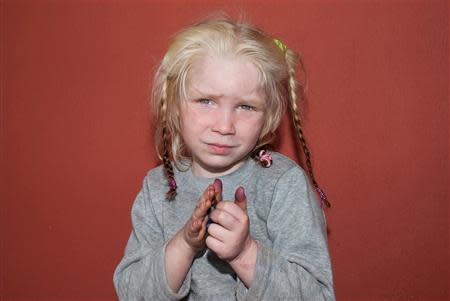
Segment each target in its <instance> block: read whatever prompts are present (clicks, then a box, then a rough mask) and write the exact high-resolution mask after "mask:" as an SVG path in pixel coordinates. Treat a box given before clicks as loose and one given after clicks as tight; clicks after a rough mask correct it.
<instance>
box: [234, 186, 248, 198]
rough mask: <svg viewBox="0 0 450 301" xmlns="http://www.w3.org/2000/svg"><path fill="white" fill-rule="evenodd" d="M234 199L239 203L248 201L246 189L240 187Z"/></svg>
mask: <svg viewBox="0 0 450 301" xmlns="http://www.w3.org/2000/svg"><path fill="white" fill-rule="evenodd" d="M234 199H235V200H236V201H238V202H243V201H245V199H246V196H245V191H244V187H242V186H240V187H239V188H238V189H236V192H235V193H234Z"/></svg>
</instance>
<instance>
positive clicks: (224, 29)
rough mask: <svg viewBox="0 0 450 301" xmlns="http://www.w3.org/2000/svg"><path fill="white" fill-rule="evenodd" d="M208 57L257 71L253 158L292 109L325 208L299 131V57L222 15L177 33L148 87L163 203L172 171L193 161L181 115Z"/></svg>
mask: <svg viewBox="0 0 450 301" xmlns="http://www.w3.org/2000/svg"><path fill="white" fill-rule="evenodd" d="M280 49H281V51H280ZM208 55H210V56H213V57H220V56H223V55H235V56H236V57H242V58H244V59H246V60H248V61H249V62H251V63H253V64H254V65H255V67H256V68H257V69H258V70H259V72H260V75H261V87H262V89H263V91H264V94H265V96H266V98H265V99H266V108H265V121H264V125H263V127H262V130H261V135H260V137H259V140H258V144H257V145H256V146H255V149H254V153H258V152H261V150H263V148H264V147H265V146H267V145H268V144H270V143H271V142H272V140H273V139H274V137H275V136H276V130H277V128H278V126H279V124H280V121H281V119H282V116H283V115H284V112H285V108H287V107H289V108H290V112H291V115H292V120H293V125H294V127H295V131H296V133H297V135H298V137H299V140H300V143H301V145H302V148H303V152H304V153H305V158H306V165H307V172H308V175H309V177H310V179H311V181H312V184H313V185H314V187H315V189H316V190H317V191H318V192H319V194H320V199H321V203H322V204H325V205H327V206H329V202H328V201H327V200H326V196H325V194H324V193H323V192H322V191H321V190H320V188H319V186H318V184H317V181H316V180H315V178H314V174H313V170H312V166H311V154H310V151H309V149H308V147H307V144H306V141H305V138H304V134H303V131H302V128H301V122H300V117H299V116H300V115H299V108H298V105H297V101H298V98H300V99H301V98H302V97H303V87H298V84H297V82H296V80H295V78H296V73H295V68H296V66H297V64H298V62H299V60H298V56H297V54H296V53H295V52H294V51H292V50H290V49H288V48H287V47H286V46H285V45H284V44H283V43H282V42H281V41H279V40H276V39H273V38H272V37H270V36H269V35H267V34H266V33H264V32H263V31H261V30H259V29H258V28H256V27H254V26H252V25H250V24H248V23H245V22H241V21H234V20H231V19H230V18H228V17H226V16H222V17H217V18H212V19H206V20H204V21H201V22H199V23H195V24H193V25H191V26H188V27H186V28H185V29H184V30H182V31H181V32H179V33H178V34H176V35H175V36H174V37H173V38H172V40H171V42H170V44H169V48H168V50H167V52H166V54H165V55H164V58H163V60H162V61H161V63H160V65H159V67H158V70H157V72H156V73H155V78H154V83H153V87H152V94H153V95H152V104H153V112H154V113H155V126H156V133H155V144H156V149H157V152H158V156H159V158H160V159H161V160H162V162H163V167H164V173H165V177H166V178H167V182H168V188H169V190H168V192H167V194H166V198H167V199H168V200H172V199H173V198H174V197H175V195H176V191H177V185H176V181H175V173H174V167H175V168H177V169H180V167H181V165H184V164H185V163H186V164H189V161H190V160H191V159H192V157H191V154H190V153H189V150H187V149H186V147H185V145H184V142H183V138H182V137H181V124H180V118H179V117H180V113H181V112H180V110H181V104H182V103H183V101H185V100H186V95H187V94H186V93H187V87H188V85H189V82H188V80H189V75H190V72H191V70H192V69H193V68H194V66H195V64H196V63H197V62H198V61H199V60H201V59H202V58H204V57H205V56H208ZM300 64H301V61H300ZM300 66H301V65H300ZM299 88H300V91H299V92H300V93H299V94H298V93H297V92H298V91H297V90H298V89H299ZM297 95H299V96H297Z"/></svg>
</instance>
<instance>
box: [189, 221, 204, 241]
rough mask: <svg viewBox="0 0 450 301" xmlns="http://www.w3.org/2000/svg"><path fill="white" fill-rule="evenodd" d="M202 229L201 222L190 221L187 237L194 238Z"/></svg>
mask: <svg viewBox="0 0 450 301" xmlns="http://www.w3.org/2000/svg"><path fill="white" fill-rule="evenodd" d="M201 229H202V221H201V220H198V219H197V220H191V224H190V227H189V236H191V237H195V236H197V235H198V233H199V232H200V230H201Z"/></svg>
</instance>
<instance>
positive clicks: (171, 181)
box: [160, 80, 177, 201]
mask: <svg viewBox="0 0 450 301" xmlns="http://www.w3.org/2000/svg"><path fill="white" fill-rule="evenodd" d="M161 95H162V101H161V111H160V116H161V124H162V133H161V134H162V140H163V143H162V145H163V149H162V161H163V166H164V173H165V176H166V178H167V182H168V185H169V191H168V192H167V193H166V199H167V200H169V201H171V200H173V199H174V197H175V195H176V193H177V183H176V181H175V174H174V171H173V166H172V162H171V161H170V153H169V148H170V144H171V143H170V136H171V135H170V133H169V131H168V128H167V121H166V114H167V80H166V81H164V84H163V85H162V91H161Z"/></svg>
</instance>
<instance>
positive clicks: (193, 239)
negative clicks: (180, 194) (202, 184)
mask: <svg viewBox="0 0 450 301" xmlns="http://www.w3.org/2000/svg"><path fill="white" fill-rule="evenodd" d="M214 186H215V185H209V186H208V187H207V188H206V190H205V191H204V192H203V194H202V196H201V197H200V199H199V200H198V203H197V206H196V207H195V209H194V211H193V213H192V216H191V218H190V219H189V220H188V221H187V222H186V224H185V225H184V227H183V230H182V233H183V241H184V242H185V243H186V245H187V247H188V248H189V249H190V250H191V251H192V253H193V254H197V253H199V252H200V251H202V250H203V249H204V248H205V239H206V222H207V221H208V210H209V209H210V208H211V206H212V205H213V203H214V202H215V195H216V193H215V189H214Z"/></svg>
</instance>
